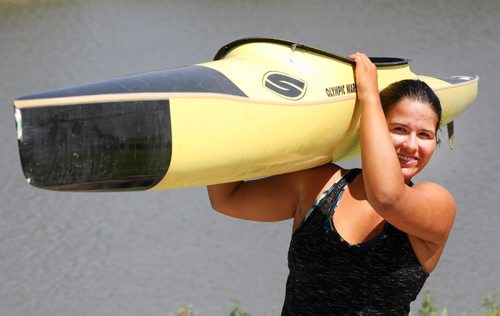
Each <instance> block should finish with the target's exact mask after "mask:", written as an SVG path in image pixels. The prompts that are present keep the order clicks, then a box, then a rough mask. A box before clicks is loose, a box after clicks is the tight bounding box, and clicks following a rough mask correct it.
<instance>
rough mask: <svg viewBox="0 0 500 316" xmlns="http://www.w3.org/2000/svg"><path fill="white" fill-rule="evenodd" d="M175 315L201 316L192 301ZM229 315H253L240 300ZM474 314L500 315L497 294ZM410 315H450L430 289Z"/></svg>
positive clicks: (267, 315) (275, 314) (268, 315)
mask: <svg viewBox="0 0 500 316" xmlns="http://www.w3.org/2000/svg"><path fill="white" fill-rule="evenodd" d="M174 315H175V316H200V315H199V314H198V312H197V311H196V309H195V308H194V306H193V304H192V303H185V304H184V305H183V306H182V307H181V308H179V310H178V311H177V313H176V314H174ZM228 315H229V316H252V315H251V314H250V313H248V312H245V311H243V310H242V309H241V304H240V302H239V301H236V302H235V303H234V307H233V309H232V310H231V311H230V312H229V314H228ZM278 315H279V313H278V312H270V313H264V314H261V316H278ZM472 315H474V316H500V303H498V302H497V298H496V295H494V294H493V295H488V296H485V297H483V302H482V304H481V309H480V311H478V312H477V313H474V314H472ZM410 316H448V311H447V309H446V308H444V309H441V310H440V311H438V308H437V307H436V302H435V300H434V298H433V297H432V296H431V294H430V292H429V290H424V299H423V301H422V305H421V306H420V308H419V309H418V312H417V313H414V312H410ZM461 316H467V314H466V313H462V314H461Z"/></svg>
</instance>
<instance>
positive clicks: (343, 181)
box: [303, 168, 361, 222]
mask: <svg viewBox="0 0 500 316" xmlns="http://www.w3.org/2000/svg"><path fill="white" fill-rule="evenodd" d="M360 172H361V169H359V168H354V169H349V170H348V171H347V172H346V173H345V174H344V175H342V176H341V177H340V179H338V180H337V181H335V182H334V183H333V184H332V185H331V186H330V187H329V188H328V189H326V190H325V191H323V193H322V194H321V195H320V196H319V197H318V199H316V201H315V202H314V203H313V205H312V206H311V207H310V208H309V210H308V211H307V213H306V215H305V216H304V219H303V222H304V221H306V220H307V218H308V217H309V216H310V215H311V213H312V212H313V211H314V210H315V209H316V208H317V206H318V205H319V204H320V203H321V202H322V201H323V200H324V199H325V198H326V199H327V200H328V199H331V198H332V197H333V198H336V196H337V195H338V194H331V193H332V192H333V191H334V190H336V191H341V190H343V188H344V187H345V186H346V185H348V184H349V183H351V181H352V180H354V178H356V176H357V175H358V174H359V173H360ZM328 202H330V201H327V203H328ZM330 203H331V202H330Z"/></svg>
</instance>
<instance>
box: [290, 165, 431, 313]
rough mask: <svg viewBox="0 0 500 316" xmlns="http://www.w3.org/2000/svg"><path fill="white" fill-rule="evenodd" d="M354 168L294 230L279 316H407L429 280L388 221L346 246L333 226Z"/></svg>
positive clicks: (404, 239) (402, 236)
mask: <svg viewBox="0 0 500 316" xmlns="http://www.w3.org/2000/svg"><path fill="white" fill-rule="evenodd" d="M360 171H361V170H360V169H353V170H350V171H349V172H348V173H346V174H345V175H344V176H343V177H342V178H341V179H340V180H339V181H337V182H336V183H334V184H333V185H332V186H331V187H330V188H329V189H328V190H327V191H325V192H324V193H323V195H322V196H321V197H320V198H319V199H318V200H317V201H316V202H315V204H314V205H313V206H312V208H311V209H310V212H309V214H308V215H306V218H305V219H304V221H303V222H302V223H301V225H300V226H299V227H298V228H297V229H296V230H295V232H294V233H293V235H292V239H291V242H290V249H289V251H288V267H289V269H290V274H289V276H288V280H287V285H286V296H285V302H284V305H283V310H282V315H315V316H318V315H407V314H408V313H409V311H410V302H412V301H413V300H415V298H416V297H417V294H418V293H419V292H420V290H421V288H422V286H423V284H424V282H425V280H426V279H427V277H428V276H429V275H428V274H427V273H426V272H425V271H424V270H423V269H422V267H421V265H420V263H419V262H418V260H417V258H416V256H415V253H414V252H413V249H412V247H411V245H410V242H409V240H408V236H407V234H406V233H403V232H401V231H400V230H398V229H396V228H395V227H393V226H391V225H390V224H388V223H387V222H386V223H385V226H384V228H383V230H382V231H381V232H380V233H379V234H378V235H377V236H376V237H374V238H372V239H371V240H369V241H367V242H364V243H361V244H358V245H350V244H348V243H347V242H346V241H344V240H343V239H342V238H341V236H340V235H339V234H338V233H337V231H336V230H335V227H334V225H333V213H334V212H335V208H336V207H337V204H338V202H339V200H340V198H341V197H342V193H343V192H344V188H345V187H346V186H347V184H348V183H349V182H351V181H352V180H353V179H354V178H355V177H356V176H357V175H358V174H359V173H360Z"/></svg>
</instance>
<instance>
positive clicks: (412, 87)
mask: <svg viewBox="0 0 500 316" xmlns="http://www.w3.org/2000/svg"><path fill="white" fill-rule="evenodd" d="M405 98H408V99H410V100H413V101H418V102H422V103H425V104H428V105H429V106H430V107H431V109H432V110H433V111H434V113H436V116H437V124H436V131H437V130H438V129H439V126H440V125H441V112H442V110H441V102H439V98H438V97H437V95H436V94H435V93H434V91H433V90H432V89H431V88H430V87H429V86H428V85H427V84H426V83H425V82H423V81H421V80H413V79H406V80H401V81H397V82H394V83H393V84H391V85H389V86H388V87H386V88H385V89H383V90H382V91H381V92H380V101H381V102H382V108H383V110H384V113H385V114H387V112H389V111H390V110H391V109H392V108H393V107H394V105H396V104H397V103H398V102H400V101H401V100H403V99H405Z"/></svg>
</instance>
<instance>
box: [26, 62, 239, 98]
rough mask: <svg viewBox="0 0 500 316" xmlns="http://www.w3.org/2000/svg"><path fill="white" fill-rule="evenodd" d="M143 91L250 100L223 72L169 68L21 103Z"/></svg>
mask: <svg viewBox="0 0 500 316" xmlns="http://www.w3.org/2000/svg"><path fill="white" fill-rule="evenodd" d="M141 92H206V93H222V94H228V95H236V96H242V97H246V95H245V93H243V91H241V90H240V89H239V88H238V87H237V86H236V85H235V84H234V83H233V82H232V81H231V80H229V79H228V78H227V77H226V76H225V75H224V74H222V73H221V72H219V71H217V70H214V69H212V68H208V67H203V66H188V67H184V68H176V69H167V70H160V71H155V72H148V73H144V74H137V75H131V76H125V77H120V78H116V79H110V80H105V81H100V82H95V83H90V84H85V85H79V86H74V87H69V88H63V89H57V90H52V91H48V92H43V93H38V94H32V95H27V96H24V97H21V98H19V99H18V100H32V99H47V98H59V97H73V96H84V95H99V94H114V93H118V94H120V93H141Z"/></svg>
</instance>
